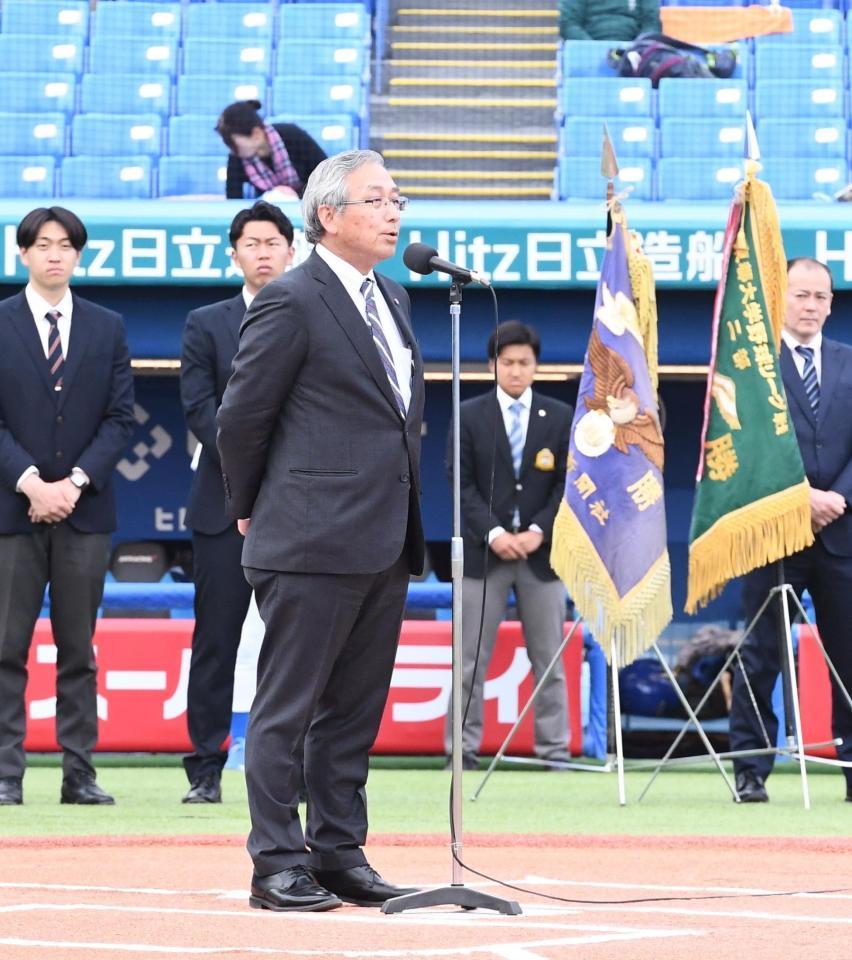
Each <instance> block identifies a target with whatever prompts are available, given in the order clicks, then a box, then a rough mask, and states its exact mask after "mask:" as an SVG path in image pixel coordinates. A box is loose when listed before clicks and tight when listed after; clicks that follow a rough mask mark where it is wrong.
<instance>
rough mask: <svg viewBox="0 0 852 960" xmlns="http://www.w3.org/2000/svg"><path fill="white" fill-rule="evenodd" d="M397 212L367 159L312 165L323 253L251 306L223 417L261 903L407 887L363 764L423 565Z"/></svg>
mask: <svg viewBox="0 0 852 960" xmlns="http://www.w3.org/2000/svg"><path fill="white" fill-rule="evenodd" d="M405 203H406V201H405V199H404V198H403V197H400V196H399V191H398V189H397V187H396V184H395V183H394V182H393V180H392V179H391V177H390V174H388V172H387V170H385V167H384V163H383V161H382V158H381V157H380V156H379V154H377V153H373V152H372V151H369V150H356V151H350V152H348V153H342V154H338V155H337V156H335V157H331V158H329V159H328V160H325V161H323V163H321V164H320V165H319V166H318V167H317V168H316V170H315V171H314V172H313V174H311V177H310V179H309V181H308V185H307V188H306V190H305V195H304V199H303V213H304V223H305V236H306V237H307V239H308V241H309V242H311V243H315V244H316V248H315V250H314V252H313V253H312V254H311V256H310V257H309V258H308V259H307V260H306V261H305V262H304V263H302V264H300V265H299V266H298V267H296V268H295V269H293V270H291V271H289V272H288V273H286V274H285V275H284V276H283V277H282V278H281V279H280V280H276V281H274V282H273V283H270V284H268V285H267V286H266V287H264V289H263V290H262V291H261V292H260V294H258V296H257V298H256V300H255V301H254V303H253V304H252V306H251V309H250V310H249V312H248V314H247V315H246V318H245V321H244V322H243V327H242V331H241V333H240V347H239V351H238V353H237V357H236V360H235V361H234V373H233V376H232V377H231V379H230V381H229V382H228V386H227V387H226V389H225V396H224V398H223V400H222V406H221V408H220V410H219V415H218V423H219V453H220V455H221V458H222V470H223V473H224V483H225V496H226V498H227V500H228V504H229V511H230V515H231V516H232V517H236V518H240V519H239V523H238V526H239V528H240V529H241V530H242V531H243V532H244V533H245V534H246V541H245V547H244V548H243V566H244V567H245V568H246V576H247V578H248V580H249V583H251V585H252V587H253V588H254V590H255V595H256V597H257V602H258V607H259V609H260V614H261V617H262V618H263V621H264V623H265V625H266V633H265V637H264V641H263V647H262V649H261V653H260V660H259V663H258V684H257V694H256V696H255V700H254V704H253V706H252V710H251V716H250V719H249V727H248V732H247V735H246V780H247V784H248V796H249V809H250V812H251V823H252V829H251V834H250V836H249V840H248V849H249V853H250V854H251V856H252V859H253V861H254V876H253V878H252V885H251V897H250V900H249V902H250V903H251V905H252V906H254V907H265V908H268V909H272V910H328V909H331V908H332V907H337V906H340V902H341V900H346V901H347V902H350V903H357V904H360V905H363V906H371V905H375V906H378V905H379V904H381V903H382V902H384V901H385V900H386V899H388V898H389V897H393V896H397V895H400V894H401V893H407V892H409V891H407V890H403V889H400V888H398V887H394V886H392V885H391V884H389V883H387V882H386V881H385V880H383V879H382V878H381V877H380V876H379V874H378V873H376V871H375V870H373V868H372V867H371V866H370V865H369V864H368V863H367V860H366V858H365V856H364V852H363V850H362V849H361V848H362V847H363V845H364V843H365V841H366V837H367V807H366V795H365V784H366V780H367V768H368V752H369V749H370V747H371V746H372V744H373V741H374V739H375V737H376V734H377V732H378V729H379V723H380V721H381V717H382V711H383V708H384V704H385V700H386V697H387V691H388V687H389V685H390V678H391V673H392V671H393V665H394V658H395V654H396V647H397V642H398V638H399V629H400V623H401V620H402V613H403V608H404V604H405V598H406V593H407V588H408V578H409V574H412V573H418V572H419V571H420V570H421V569H422V566H423V557H424V540H423V529H422V524H421V518H420V505H419V498H420V489H419V470H420V426H421V422H422V415H423V398H424V389H423V364H422V359H421V356H420V351H419V348H418V346H417V342H416V341H415V339H414V333H413V331H412V328H411V323H410V320H409V301H408V296H407V294H406V292H405V290H403V288H402V287H400V286H399V285H398V284H396V283H394V282H393V281H391V280H388V279H387V278H385V277H382V276H381V275H379V274H375V273H374V271H373V268H374V267H375V265H376V264H377V263H378V262H379V261H381V260H384V259H386V258H387V257H390V256H392V255H393V253H394V251H395V249H396V244H397V240H398V238H399V223H400V217H399V214H400V211H401V210H402V209H403V208H404V206H405ZM303 744H304V775H305V783H306V786H307V791H308V796H309V798H310V801H309V804H308V812H307V825H306V830H305V832H304V834H303V832H302V826H301V823H300V821H299V815H298V788H299V781H298V757H299V753H300V750H301V749H302V746H303Z"/></svg>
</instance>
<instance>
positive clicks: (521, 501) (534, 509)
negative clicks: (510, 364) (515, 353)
mask: <svg viewBox="0 0 852 960" xmlns="http://www.w3.org/2000/svg"><path fill="white" fill-rule="evenodd" d="M573 413H574V411H573V408H572V407H570V406H569V405H568V404H567V403H562V401H561V400H551V399H550V398H549V397H543V396H541V395H540V394H538V393H536V392H535V391H534V392H533V400H532V407H531V409H530V420H529V425H528V427H527V436H526V441H525V443H524V455H523V459H522V461H521V474H520V477H519V478H517V479H516V478H515V471H514V468H513V467H512V451H511V448H510V447H509V438H508V437H507V435H506V428H505V425H504V423H503V414H502V413H501V411H500V406H499V404H498V403H497V394H496V392H495V391H494V390H492V391H491V392H490V393H486V394H483V395H482V396H480V397H474V398H473V399H472V400H466V401H465V402H464V403H463V404H462V405H461V411H460V414H461V437H460V443H459V447H460V454H461V484H460V485H461V509H462V526H463V528H464V529H463V532H464V571H465V574H467V575H468V576H471V577H478V578H480V577H482V576H483V575H484V572H485V566H484V562H483V557H484V556H485V542H486V539H487V537H488V532H489V530H491V529H493V528H494V527H497V526H501V527H505V528H506V529H507V530H511V528H512V515H513V513H514V509H515V504H516V503H517V506H518V510H519V512H520V518H521V529H522V530H526V529H528V528H529V526H530V525H531V524H533V523H535V524H538V526H539V527H541V529H542V531H543V532H544V543H543V544H542V545H541V547H540V548H539V549H538V550H537V551H536V552H535V553H534V554H532V555H531V556H530V558H529V565H530V568H531V569H532V570H533V572H534V573H535V574H536V576H538V577H539V578H541V579H542V580H553V579H555V578H556V574H555V573H554V572H553V570H552V569H551V566H550V537H551V533H552V530H553V521H554V519H555V518H556V511H557V510H558V509H559V504H560V502H561V500H562V497H563V495H564V493H565V473H566V469H567V460H568V443H569V440H570V437H571V418H572V416H573ZM495 418H496V435H497V452H496V456H495V457H494V458H493V459H494V502H493V510H492V513H491V515H490V516H489V513H488V498H489V488H490V485H491V463H492V448H493V445H494V434H495ZM451 433H452V431H451ZM544 449H547V450H550V452H551V453H552V454H553V458H554V459H553V469H552V470H542V469H539V468H538V467H536V466H535V460H536V454H538V453H539V451H541V450H544ZM447 465H448V467H449V470H450V477H451V479H452V437H451V438H450V444H449V447H448V455H447ZM517 488H520V489H517ZM502 562H503V561H501V560H500V558H499V557H498V556H497V555H496V554H495V553H494V552H493V551H491V550H489V551H488V565H489V567H491V566H492V565H496V564H499V563H502Z"/></svg>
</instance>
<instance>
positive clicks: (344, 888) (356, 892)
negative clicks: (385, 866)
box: [313, 863, 419, 907]
mask: <svg viewBox="0 0 852 960" xmlns="http://www.w3.org/2000/svg"><path fill="white" fill-rule="evenodd" d="M313 874H314V876H315V877H316V878H317V882H318V883H321V884H322V885H323V886H324V887H325V888H326V890H330V891H331V892H332V893H336V894H337V896H338V897H340V899H341V900H343V901H345V902H346V903H354V904H356V905H357V906H359V907H380V906H381V905H382V904H383V903H384V902H385V900H391V899H393V897H402V896H404V895H405V894H406V893H418V892H419V891H418V889H417V887H395V886H393V885H392V884H390V883H388V882H387V880H383V879H382V878H381V877H380V876H379V875H378V873H376V871H375V870H374V869H373V868H372V867H371V866H370V864H369V863H365V864H363V866H360V867H349V869H348V870H314V871H313Z"/></svg>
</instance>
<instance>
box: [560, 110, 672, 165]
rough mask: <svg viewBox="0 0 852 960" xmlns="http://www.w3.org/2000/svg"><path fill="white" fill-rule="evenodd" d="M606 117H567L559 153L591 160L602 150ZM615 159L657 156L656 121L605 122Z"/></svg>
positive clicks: (643, 119)
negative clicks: (590, 157) (655, 142)
mask: <svg viewBox="0 0 852 960" xmlns="http://www.w3.org/2000/svg"><path fill="white" fill-rule="evenodd" d="M605 120H606V118H605V117H568V118H567V119H566V120H565V126H564V127H563V128H562V133H561V137H560V144H561V145H560V152H561V153H562V155H563V156H567V157H588V156H591V155H592V154H593V153H595V151H596V150H600V148H601V143H602V142H603V128H604V121H605ZM606 126H607V130H608V131H609V136H610V140H611V141H612V145H613V148H614V149H615V155H616V156H617V157H618V158H619V160H620V159H622V158H628V157H653V156H654V121H653V120H650V119H646V118H642V117H637V118H636V119H635V120H606Z"/></svg>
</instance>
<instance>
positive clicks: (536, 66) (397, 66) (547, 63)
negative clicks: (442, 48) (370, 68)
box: [382, 57, 556, 80]
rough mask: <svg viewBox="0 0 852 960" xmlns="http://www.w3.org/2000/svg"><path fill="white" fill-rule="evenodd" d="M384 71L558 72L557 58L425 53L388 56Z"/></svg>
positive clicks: (433, 74)
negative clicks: (468, 57)
mask: <svg viewBox="0 0 852 960" xmlns="http://www.w3.org/2000/svg"><path fill="white" fill-rule="evenodd" d="M382 73H383V76H385V77H386V78H388V79H389V80H394V79H395V78H397V77H400V78H401V77H411V76H418V77H423V78H424V79H432V78H438V79H440V78H442V77H448V76H453V77H462V78H464V79H486V80H487V79H488V78H490V77H492V76H494V77H498V76H502V77H510V76H524V77H535V78H537V79H542V78H543V79H551V80H552V79H553V78H554V77H555V75H556V60H463V59H458V60H440V59H439V60H430V59H429V58H428V57H422V58H416V59H414V58H413V59H410V60H408V59H406V60H386V61H385V62H384V65H383V71H382Z"/></svg>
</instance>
